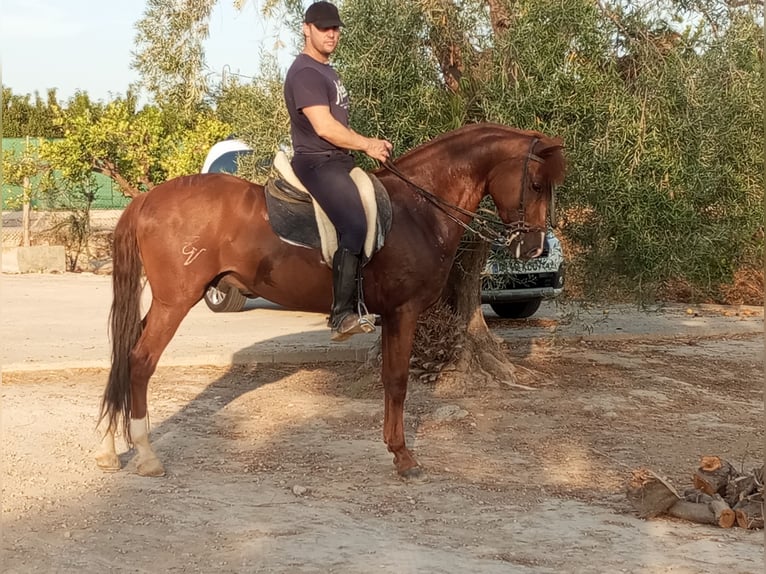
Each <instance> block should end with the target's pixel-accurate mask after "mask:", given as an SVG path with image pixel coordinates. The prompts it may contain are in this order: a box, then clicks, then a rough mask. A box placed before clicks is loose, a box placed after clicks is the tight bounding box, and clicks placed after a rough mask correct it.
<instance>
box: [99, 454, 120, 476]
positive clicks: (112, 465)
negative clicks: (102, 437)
mask: <svg viewBox="0 0 766 574" xmlns="http://www.w3.org/2000/svg"><path fill="white" fill-rule="evenodd" d="M96 464H97V465H98V467H99V468H100V469H101V470H103V471H104V472H117V471H118V470H120V468H121V465H120V459H119V457H118V456H117V455H116V454H114V453H113V452H108V453H101V454H97V455H96Z"/></svg>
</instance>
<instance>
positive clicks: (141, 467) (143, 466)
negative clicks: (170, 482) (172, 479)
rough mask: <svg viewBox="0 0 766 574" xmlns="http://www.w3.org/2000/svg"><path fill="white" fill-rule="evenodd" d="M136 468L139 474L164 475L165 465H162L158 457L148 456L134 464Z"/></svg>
mask: <svg viewBox="0 0 766 574" xmlns="http://www.w3.org/2000/svg"><path fill="white" fill-rule="evenodd" d="M136 470H137V471H138V474H139V475H141V476H165V467H164V466H162V463H161V462H160V459H158V458H150V459H149V460H145V461H144V462H140V463H138V464H137V465H136Z"/></svg>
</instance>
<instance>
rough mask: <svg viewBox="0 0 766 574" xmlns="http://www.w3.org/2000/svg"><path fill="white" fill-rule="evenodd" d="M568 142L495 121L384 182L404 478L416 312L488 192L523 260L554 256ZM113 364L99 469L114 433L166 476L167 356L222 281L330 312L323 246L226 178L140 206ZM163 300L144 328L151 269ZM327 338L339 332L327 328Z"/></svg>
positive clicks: (118, 249) (381, 292)
mask: <svg viewBox="0 0 766 574" xmlns="http://www.w3.org/2000/svg"><path fill="white" fill-rule="evenodd" d="M561 148H562V143H561V141H560V140H558V139H554V138H551V137H548V136H545V135H543V134H541V133H537V132H526V131H520V130H516V129H512V128H509V127H506V126H501V125H496V124H487V123H483V124H473V125H468V126H464V127H462V128H460V129H457V130H455V131H452V132H448V133H446V134H443V135H441V136H439V137H437V138H435V139H434V140H432V141H430V142H427V143H425V144H423V145H421V146H419V147H417V148H415V149H414V150H412V151H410V152H408V153H406V154H405V155H403V156H401V157H399V158H398V159H397V161H396V163H395V164H394V165H392V166H390V167H389V170H383V169H379V170H378V171H377V172H375V175H377V177H378V178H379V179H380V181H381V183H382V184H383V186H384V187H385V188H386V190H387V191H388V194H389V196H390V198H391V204H392V223H391V228H390V231H389V233H388V235H387V237H386V240H385V244H384V246H383V247H382V249H381V250H380V251H379V252H378V253H377V254H376V255H375V256H374V257H373V258H372V259H371V260H370V262H369V263H368V264H367V265H366V266H365V267H364V270H363V281H364V291H365V302H366V304H367V307H368V308H369V310H370V312H372V313H377V314H378V315H380V317H381V324H382V352H383V365H382V374H381V377H382V382H383V387H384V395H385V414H384V422H383V440H384V441H385V443H386V445H387V447H388V450H389V451H390V452H391V453H393V455H394V465H395V467H396V470H397V471H398V472H399V474H400V475H402V476H413V475H416V474H417V473H418V472H419V469H418V463H417V461H416V460H415V458H414V457H413V455H412V453H411V452H410V451H409V450H408V449H407V447H406V445H405V441H404V420H403V416H404V413H403V411H404V399H405V395H406V394H407V378H408V374H409V361H410V354H411V350H412V342H413V337H414V333H415V326H416V322H417V320H418V316H419V315H420V314H421V313H422V312H423V311H424V310H425V309H427V308H428V307H430V306H431V305H432V304H434V303H435V302H436V301H437V299H438V298H439V295H440V294H441V292H442V290H443V288H444V286H445V283H446V280H447V276H448V273H449V271H450V267H451V265H452V262H453V259H454V257H455V253H456V251H457V248H458V244H459V243H460V239H461V237H462V235H463V232H464V227H465V225H466V224H467V223H469V222H470V220H471V219H472V218H473V217H474V216H475V213H474V212H475V211H476V209H477V208H478V206H479V202H480V201H481V199H482V198H483V197H484V196H485V195H487V194H489V195H490V196H491V197H492V199H493V200H494V203H495V205H496V207H497V211H498V215H499V216H500V219H501V220H502V221H503V223H504V224H505V225H504V229H503V232H504V237H506V238H507V243H508V245H509V247H510V248H511V249H514V250H515V251H516V253H517V255H519V256H521V257H523V258H530V257H535V256H537V255H539V254H540V253H541V251H542V247H543V238H544V232H545V228H546V217H547V209H548V206H549V204H550V203H551V201H552V198H553V192H554V188H555V185H557V184H559V183H561V182H562V180H563V177H564V170H565V163H564V157H563V153H562V151H561ZM113 264H114V267H113V269H114V270H113V278H112V282H113V290H114V293H113V296H114V299H113V303H112V309H111V315H110V322H111V325H110V328H111V336H112V367H111V371H110V374H109V381H108V383H107V386H106V389H105V391H104V397H103V401H102V407H101V415H102V419H106V421H107V425H108V426H107V430H106V434H105V436H104V438H103V441H102V444H101V449H100V452H99V454H98V456H97V462H98V464H99V466H100V467H101V468H103V469H105V470H117V469H119V467H120V461H119V458H118V457H117V454H116V451H115V443H114V434H115V431H116V430H118V428H122V430H123V431H124V433H125V436H126V438H127V439H128V441H129V442H130V443H131V444H132V445H133V446H134V447H135V449H136V452H137V454H136V457H137V461H136V462H137V468H138V473H139V474H141V475H147V476H160V475H162V474H164V472H165V470H164V468H163V465H162V463H161V462H160V460H159V459H158V458H157V455H156V454H155V452H154V450H153V448H152V446H151V443H150V442H149V431H148V423H147V420H148V419H147V400H146V397H147V386H148V384H149V379H150V377H151V376H152V374H153V373H154V370H155V368H156V366H157V362H158V360H159V358H160V355H161V354H162V352H163V350H164V349H165V347H166V346H167V344H168V343H169V342H170V340H171V338H172V337H173V335H174V333H175V332H176V329H177V328H178V326H179V325H180V323H181V321H182V320H183V318H184V317H185V316H186V314H187V313H188V312H189V310H190V309H191V308H192V307H193V306H194V305H195V304H196V303H197V302H198V301H199V300H200V299H201V298H202V297H203V295H204V293H205V290H206V289H207V288H208V286H209V285H211V284H212V283H214V282H216V281H218V280H220V279H221V278H224V277H225V280H226V281H227V282H228V283H230V284H232V285H235V286H237V287H238V288H240V289H241V290H242V291H243V292H246V293H249V294H251V295H252V296H254V297H256V296H260V297H263V298H265V299H268V300H270V301H273V302H275V303H277V304H279V305H282V306H284V307H286V308H289V309H299V310H304V311H314V312H327V311H328V310H329V309H330V304H331V300H332V277H331V271H330V269H329V268H328V267H327V266H326V265H325V263H324V262H323V261H322V256H321V253H320V250H318V249H310V248H305V247H300V246H296V245H292V244H289V243H287V242H285V241H282V240H280V238H279V237H278V236H277V235H276V234H275V233H274V231H273V230H272V228H271V226H270V225H269V218H268V214H267V211H266V200H265V198H264V188H263V187H262V186H260V185H257V184H255V183H251V182H249V181H246V180H244V179H240V178H237V177H234V176H231V175H226V174H204V175H191V176H184V177H179V178H176V179H173V180H170V181H168V182H166V183H163V184H162V185H159V186H157V187H156V188H154V189H153V190H152V191H150V192H148V193H145V194H143V195H141V196H139V197H137V198H135V199H134V200H133V201H132V202H131V203H130V205H129V206H128V207H127V209H125V211H124V213H123V215H122V217H121V218H120V220H119V222H118V224H117V227H116V229H115V232H114V251H113ZM142 266H143V269H144V273H145V274H146V279H147V281H148V282H149V285H150V286H151V292H152V301H151V306H150V308H149V311H148V312H147V313H146V316H145V317H144V318H143V319H142V318H141V312H140V296H141V291H142V281H141V268H142ZM328 336H329V331H328Z"/></svg>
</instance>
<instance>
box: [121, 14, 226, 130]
mask: <svg viewBox="0 0 766 574" xmlns="http://www.w3.org/2000/svg"><path fill="white" fill-rule="evenodd" d="M214 5H215V0H186V1H184V2H178V1H177V0H147V3H146V10H145V12H144V17H143V18H142V19H141V20H139V22H138V23H136V30H137V34H136V51H135V52H134V56H135V58H134V61H133V67H134V68H135V69H136V70H138V72H139V73H140V74H141V80H142V84H143V85H144V87H146V89H147V90H148V91H149V93H150V94H151V95H152V96H153V97H154V100H155V102H156V103H157V104H159V105H161V106H166V105H169V106H172V107H175V108H176V109H178V110H180V111H181V112H183V114H184V116H185V117H186V118H190V117H192V116H193V114H194V112H196V111H197V110H198V109H199V106H200V105H201V104H202V103H203V101H204V99H205V97H206V96H207V94H208V86H207V81H206V78H205V75H204V69H205V51H204V49H203V46H202V43H203V41H204V40H205V39H206V38H207V37H208V34H209V27H208V19H209V18H210V13H211V12H212V10H213V6H214Z"/></svg>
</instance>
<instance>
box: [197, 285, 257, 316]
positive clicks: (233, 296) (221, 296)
mask: <svg viewBox="0 0 766 574" xmlns="http://www.w3.org/2000/svg"><path fill="white" fill-rule="evenodd" d="M204 299H205V303H206V304H207V306H208V307H209V308H210V310H211V311H213V312H214V313H238V312H239V311H242V309H244V308H245V303H247V297H245V296H244V295H243V294H242V292H241V291H240V290H239V289H237V288H236V287H234V286H233V285H228V284H226V283H221V284H220V285H210V286H209V287H208V288H207V290H206V291H205V297H204Z"/></svg>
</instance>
